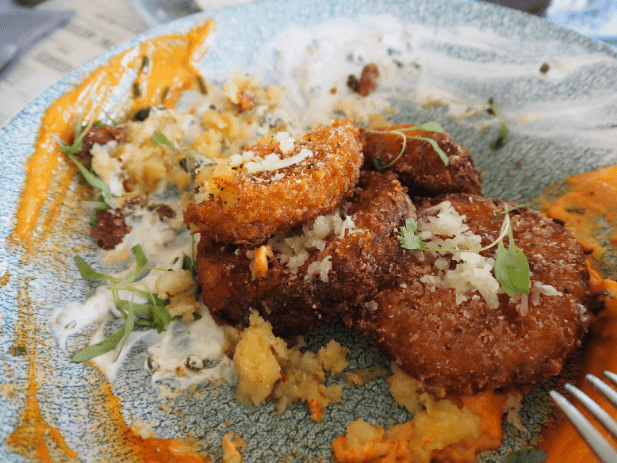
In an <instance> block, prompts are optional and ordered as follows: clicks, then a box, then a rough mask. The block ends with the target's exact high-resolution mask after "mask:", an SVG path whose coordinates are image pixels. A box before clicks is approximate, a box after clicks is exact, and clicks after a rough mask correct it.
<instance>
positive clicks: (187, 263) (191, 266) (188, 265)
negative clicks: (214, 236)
mask: <svg viewBox="0 0 617 463" xmlns="http://www.w3.org/2000/svg"><path fill="white" fill-rule="evenodd" d="M191 254H192V257H189V256H187V255H186V254H185V255H184V258H183V260H182V270H189V271H190V272H191V277H192V278H193V295H194V296H195V300H196V301H199V296H200V295H201V287H200V286H199V282H198V277H197V264H196V263H195V236H194V235H191Z"/></svg>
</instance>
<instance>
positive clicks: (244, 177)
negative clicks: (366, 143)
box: [184, 120, 363, 245]
mask: <svg viewBox="0 0 617 463" xmlns="http://www.w3.org/2000/svg"><path fill="white" fill-rule="evenodd" d="M307 150H308V151H307ZM248 151H250V152H252V153H253V158H252V160H251V159H249V158H247V159H249V160H247V161H246V162H245V163H243V164H242V165H241V166H238V167H237V169H238V170H237V171H236V172H237V175H232V176H225V175H221V176H218V177H217V176H215V177H213V178H210V180H209V184H208V185H206V188H207V189H208V190H209V191H208V192H207V194H206V196H207V197H206V198H205V199H204V200H203V201H201V202H196V203H191V204H189V206H188V208H187V209H186V211H185V213H184V221H185V223H186V224H187V226H194V230H196V231H197V232H199V233H201V234H202V235H204V236H207V237H209V239H212V240H214V241H217V242H224V243H234V244H252V245H256V244H259V243H262V242H264V241H265V240H266V239H268V238H269V237H270V236H272V235H275V234H278V233H284V232H286V231H287V230H289V229H291V228H292V227H294V226H296V225H299V224H302V223H305V222H308V221H310V220H314V219H315V218H316V217H318V216H320V215H322V214H327V213H329V212H331V211H333V210H334V209H335V208H336V207H337V206H338V205H339V204H340V202H341V201H342V200H343V198H345V197H349V196H351V195H352V194H353V191H354V186H355V184H356V183H357V181H358V175H359V171H360V167H361V165H362V159H363V158H362V152H361V140H360V134H359V129H358V128H357V127H355V126H354V124H353V121H351V120H343V121H334V122H333V123H332V124H331V125H328V126H324V127H319V128H317V129H315V130H313V131H311V132H309V133H308V134H306V135H305V136H304V137H303V138H302V140H301V141H300V142H297V143H295V146H294V147H293V150H291V151H290V152H288V153H287V154H285V153H284V151H285V150H284V149H282V147H281V144H280V143H279V141H278V140H275V139H273V138H270V139H266V140H262V141H260V142H258V143H257V144H255V145H254V146H252V147H251V148H250V149H249V150H248ZM245 154H246V152H245ZM249 154H250V153H249ZM273 155H274V156H273ZM272 156H273V157H274V159H272ZM294 156H296V159H298V161H296V162H294V163H293V164H291V165H289V166H286V167H280V168H276V166H277V165H278V166H280V165H284V163H281V162H280V160H285V159H290V158H293V157H294ZM273 161H274V162H273ZM277 162H278V164H277ZM260 166H261V167H260ZM273 167H274V168H273ZM270 168H272V170H260V169H270ZM256 169H257V170H256Z"/></svg>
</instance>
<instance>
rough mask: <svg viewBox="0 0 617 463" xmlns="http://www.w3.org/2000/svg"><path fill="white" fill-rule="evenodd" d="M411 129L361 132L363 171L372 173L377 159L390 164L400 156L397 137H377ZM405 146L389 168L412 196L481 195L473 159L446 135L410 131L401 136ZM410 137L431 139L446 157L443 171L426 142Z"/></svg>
mask: <svg viewBox="0 0 617 463" xmlns="http://www.w3.org/2000/svg"><path fill="white" fill-rule="evenodd" d="M409 127H413V125H410V124H398V125H393V126H390V127H383V128H380V129H378V130H377V132H373V131H367V130H363V131H362V137H363V142H364V148H363V149H364V156H365V158H366V161H365V165H364V167H365V168H368V169H374V168H375V167H374V160H375V158H377V157H380V158H381V159H383V162H384V163H385V164H386V165H387V164H390V163H391V162H392V161H393V160H394V159H395V158H396V157H397V156H398V155H399V153H400V152H401V148H402V146H403V138H402V137H401V136H400V135H397V134H388V133H379V132H387V131H392V130H397V129H404V128H409ZM404 133H405V134H406V135H407V144H406V146H405V151H404V152H403V155H402V156H401V157H400V158H399V159H398V160H397V161H396V162H395V163H394V164H392V165H391V166H390V167H388V170H392V171H394V172H396V173H397V174H399V178H400V180H401V183H402V184H403V186H406V187H407V188H409V194H410V196H411V197H414V196H435V195H438V194H444V193H473V194H479V195H481V194H482V186H481V185H480V180H479V179H478V175H477V173H476V169H475V165H474V161H473V158H472V157H471V155H470V154H469V151H468V150H467V148H465V147H464V146H462V145H459V144H458V143H456V142H454V140H452V138H450V135H448V134H447V133H445V132H428V131H425V130H411V131H406V132H404ZM410 137H423V138H432V139H433V140H435V141H436V142H437V144H438V145H439V147H440V148H441V149H442V150H443V151H444V152H445V153H446V154H447V155H448V159H449V165H448V166H447V167H446V166H445V164H444V162H443V161H442V160H441V158H440V157H439V155H438V154H437V152H436V151H435V150H434V149H433V147H432V146H431V145H430V144H429V143H428V142H427V141H425V140H418V139H413V138H410Z"/></svg>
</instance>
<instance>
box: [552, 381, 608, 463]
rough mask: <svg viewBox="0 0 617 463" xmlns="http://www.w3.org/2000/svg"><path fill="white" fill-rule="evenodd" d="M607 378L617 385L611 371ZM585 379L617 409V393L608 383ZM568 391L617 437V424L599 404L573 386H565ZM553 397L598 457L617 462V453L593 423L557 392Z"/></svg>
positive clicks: (605, 462) (605, 461) (553, 393)
mask: <svg viewBox="0 0 617 463" xmlns="http://www.w3.org/2000/svg"><path fill="white" fill-rule="evenodd" d="M604 376H606V377H607V378H608V379H609V380H611V382H612V383H613V384H615V385H617V375H616V374H615V373H613V372H610V371H605V372H604ZM585 379H586V380H587V381H589V382H590V383H591V384H592V385H593V387H595V388H596V389H597V390H598V391H599V392H600V393H601V394H602V395H603V396H604V397H606V399H607V400H608V401H609V402H611V403H612V404H613V405H615V406H616V407H617V392H615V390H614V389H612V388H611V387H610V386H608V385H607V384H606V383H604V382H602V381H601V380H599V379H598V378H597V377H596V376H594V375H587V376H585ZM565 388H566V390H567V391H568V392H569V393H571V394H572V395H573V396H574V397H576V398H577V399H578V400H579V401H580V402H581V403H582V404H583V406H584V407H585V408H586V409H587V410H589V412H591V414H592V415H593V416H595V417H596V418H597V420H598V421H599V422H600V423H601V424H602V426H604V427H605V428H606V430H607V431H608V432H610V433H611V434H612V435H613V436H615V437H617V422H616V421H615V420H614V419H613V418H612V417H611V416H610V415H609V414H608V413H607V412H606V411H604V410H603V409H602V408H601V407H600V406H599V405H598V404H597V403H595V402H594V401H593V400H591V399H590V398H589V396H588V395H587V394H585V393H584V392H582V391H581V390H580V389H578V388H577V387H575V386H573V385H572V384H566V385H565ZM550 394H551V397H552V398H553V400H554V401H555V402H557V405H559V407H561V409H562V410H563V412H564V413H565V414H566V416H567V417H568V418H569V419H570V421H571V422H572V424H573V425H574V427H575V428H576V429H577V430H578V432H579V433H580V434H581V436H582V437H583V439H585V441H586V442H587V444H589V447H591V449H592V450H593V451H594V452H595V454H596V455H597V457H598V458H599V459H600V460H601V461H602V462H604V463H615V462H617V452H616V451H615V449H614V448H613V447H612V446H611V445H610V444H609V443H608V441H607V440H606V439H605V438H604V436H602V435H601V434H600V432H599V431H598V430H597V429H596V428H595V427H594V425H593V424H591V422H590V421H589V420H588V419H587V418H585V417H584V416H583V414H582V413H581V412H579V411H578V409H577V408H576V407H575V406H574V405H572V404H571V403H570V402H568V400H567V399H566V398H565V397H564V396H562V395H561V394H560V393H559V392H557V391H551V392H550Z"/></svg>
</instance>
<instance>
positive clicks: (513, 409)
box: [505, 394, 527, 432]
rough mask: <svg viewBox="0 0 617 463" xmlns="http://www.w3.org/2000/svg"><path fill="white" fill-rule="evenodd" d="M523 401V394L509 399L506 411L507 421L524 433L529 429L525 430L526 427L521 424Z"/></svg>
mask: <svg viewBox="0 0 617 463" xmlns="http://www.w3.org/2000/svg"><path fill="white" fill-rule="evenodd" d="M522 400H523V396H522V395H521V394H518V395H517V396H513V397H510V398H508V400H507V402H506V405H505V409H506V410H505V411H507V415H506V421H507V422H508V423H510V424H511V425H512V426H514V427H515V428H516V429H518V430H519V431H523V432H524V431H526V430H527V428H525V426H523V423H522V422H521V415H520V413H521V407H522Z"/></svg>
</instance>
